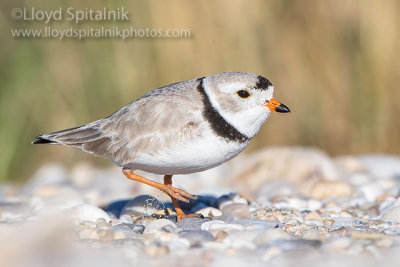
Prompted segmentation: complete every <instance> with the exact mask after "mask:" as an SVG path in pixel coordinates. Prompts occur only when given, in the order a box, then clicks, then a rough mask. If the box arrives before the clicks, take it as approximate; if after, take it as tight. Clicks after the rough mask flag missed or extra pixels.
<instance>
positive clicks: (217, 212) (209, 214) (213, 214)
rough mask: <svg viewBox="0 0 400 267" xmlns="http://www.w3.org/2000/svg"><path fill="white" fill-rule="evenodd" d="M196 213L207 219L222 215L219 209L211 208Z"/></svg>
mask: <svg viewBox="0 0 400 267" xmlns="http://www.w3.org/2000/svg"><path fill="white" fill-rule="evenodd" d="M196 213H197V214H201V215H203V216H204V217H209V218H211V219H212V218H215V217H219V216H221V215H222V212H221V211H220V210H219V209H217V208H213V207H205V208H203V209H200V210H198V211H196Z"/></svg>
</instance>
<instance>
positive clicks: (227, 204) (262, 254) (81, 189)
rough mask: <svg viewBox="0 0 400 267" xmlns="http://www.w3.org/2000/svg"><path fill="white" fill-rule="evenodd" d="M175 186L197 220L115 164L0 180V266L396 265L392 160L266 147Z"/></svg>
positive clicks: (399, 174) (399, 185)
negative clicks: (193, 197)
mask: <svg viewBox="0 0 400 267" xmlns="http://www.w3.org/2000/svg"><path fill="white" fill-rule="evenodd" d="M140 174H142V175H143V176H145V177H148V178H152V179H154V180H156V181H161V180H160V178H161V176H157V175H153V174H146V173H143V172H140ZM173 182H174V185H175V186H177V187H180V188H182V189H184V190H186V191H187V192H190V193H193V194H197V195H199V196H200V197H199V199H198V200H197V201H192V202H191V203H190V204H185V203H182V207H183V208H184V209H185V211H186V212H196V213H198V214H200V215H202V217H203V218H191V219H184V220H181V221H179V222H176V216H175V213H174V211H173V208H172V205H171V203H170V202H169V200H168V198H167V197H165V196H164V195H163V194H162V193H160V192H158V191H157V190H154V189H152V188H150V187H148V186H145V185H141V184H139V183H136V182H133V181H129V180H127V179H126V178H124V176H123V175H122V173H121V170H120V169H119V168H117V167H114V166H113V167H110V168H107V169H94V168H92V167H91V166H90V165H88V164H84V163H83V164H80V165H78V166H75V167H74V168H72V169H68V170H67V169H65V168H64V167H63V166H62V165H59V164H49V165H46V166H43V167H42V168H40V169H39V170H38V171H37V173H36V174H34V175H33V177H32V178H31V179H30V180H29V181H28V182H27V183H25V184H24V185H22V186H17V185H13V184H8V185H4V184H3V185H1V187H0V251H1V253H0V266H111V265H112V266H122V267H123V266H149V265H150V266H153V265H155V266H203V265H211V266H230V267H233V266H350V265H351V266H352V267H357V266H376V265H377V264H381V266H399V262H400V198H399V192H400V157H395V156H385V155H361V156H346V157H336V158H331V157H329V156H327V155H326V154H324V153H323V152H321V151H319V150H314V149H305V148H270V149H266V150H263V151H260V152H256V153H254V154H250V155H244V156H240V157H238V158H236V159H234V160H232V161H231V162H228V163H227V164H225V165H222V166H220V167H218V168H215V169H213V170H209V171H206V172H203V173H196V174H191V175H185V176H175V177H174V180H173Z"/></svg>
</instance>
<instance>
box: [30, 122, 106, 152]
mask: <svg viewBox="0 0 400 267" xmlns="http://www.w3.org/2000/svg"><path fill="white" fill-rule="evenodd" d="M98 122H99V121H97V122H94V123H90V124H86V125H83V126H78V127H74V128H69V129H65V130H61V131H57V132H53V133H48V134H43V135H39V136H36V137H35V138H36V140H34V141H33V142H32V144H57V145H69V146H74V147H80V146H81V145H82V144H85V143H90V142H93V141H96V140H98V139H99V138H101V133H102V132H101V131H100V130H99V129H98V127H96V126H97V125H98Z"/></svg>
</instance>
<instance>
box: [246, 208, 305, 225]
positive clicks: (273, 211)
mask: <svg viewBox="0 0 400 267" xmlns="http://www.w3.org/2000/svg"><path fill="white" fill-rule="evenodd" d="M252 217H254V218H255V219H259V220H267V219H269V218H271V217H275V218H277V219H278V221H279V222H286V221H288V220H291V219H296V220H298V221H300V222H301V221H303V216H302V215H301V213H300V212H299V211H298V210H295V209H277V208H261V209H259V210H257V211H255V212H254V214H253V215H252Z"/></svg>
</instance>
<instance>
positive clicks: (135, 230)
mask: <svg viewBox="0 0 400 267" xmlns="http://www.w3.org/2000/svg"><path fill="white" fill-rule="evenodd" d="M144 229H145V227H144V226H143V225H140V224H132V223H120V224H116V225H114V226H113V227H111V228H110V231H112V232H123V233H125V234H128V235H131V234H142V233H143V231H144Z"/></svg>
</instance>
